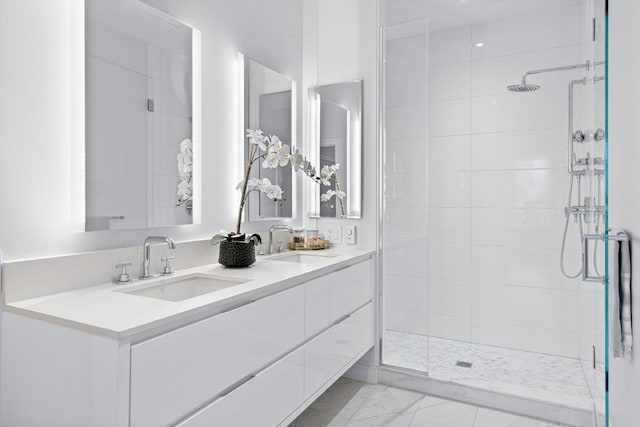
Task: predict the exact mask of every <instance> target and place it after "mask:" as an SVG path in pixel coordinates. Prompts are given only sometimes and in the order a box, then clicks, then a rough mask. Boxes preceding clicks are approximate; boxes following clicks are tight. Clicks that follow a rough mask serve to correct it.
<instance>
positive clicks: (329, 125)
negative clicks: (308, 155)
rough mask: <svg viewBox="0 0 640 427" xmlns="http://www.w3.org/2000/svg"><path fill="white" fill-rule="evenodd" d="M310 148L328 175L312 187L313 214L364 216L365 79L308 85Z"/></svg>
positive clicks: (345, 216) (346, 216) (342, 216)
mask: <svg viewBox="0 0 640 427" xmlns="http://www.w3.org/2000/svg"><path fill="white" fill-rule="evenodd" d="M309 103H310V104H309V112H310V113H309V114H310V116H311V120H310V122H311V123H310V128H311V132H310V134H311V140H310V143H311V148H310V149H311V151H312V152H313V153H314V155H315V156H317V158H318V159H319V160H318V161H317V162H316V164H317V167H318V169H319V170H320V171H327V176H328V179H327V180H326V182H324V183H323V184H321V185H320V188H319V189H314V188H313V187H311V194H312V197H310V207H309V216H310V217H316V218H317V217H338V218H356V219H359V218H361V217H362V80H356V81H349V82H343V83H336V84H330V85H324V86H319V87H315V88H311V89H309Z"/></svg>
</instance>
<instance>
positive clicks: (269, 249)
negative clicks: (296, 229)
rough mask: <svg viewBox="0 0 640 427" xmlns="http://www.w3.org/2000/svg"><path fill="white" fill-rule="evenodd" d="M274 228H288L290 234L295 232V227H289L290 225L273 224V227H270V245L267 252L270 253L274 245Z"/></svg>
mask: <svg viewBox="0 0 640 427" xmlns="http://www.w3.org/2000/svg"><path fill="white" fill-rule="evenodd" d="M274 230H287V231H289V234H293V228H291V227H289V226H288V225H272V226H271V228H269V247H268V248H267V253H268V254H269V255H271V252H272V251H271V246H272V245H273V231H274Z"/></svg>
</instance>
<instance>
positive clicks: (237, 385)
mask: <svg viewBox="0 0 640 427" xmlns="http://www.w3.org/2000/svg"><path fill="white" fill-rule="evenodd" d="M255 377H256V376H255V375H247V376H246V377H244V378H243V379H241V380H240V381H237V382H235V383H233V384H231V385H230V386H229V387H227V388H225V389H224V390H222V393H220V394H219V395H218V398H222V397H225V396H226V395H228V394H230V393H232V392H233V391H234V390H237V389H239V388H240V387H242V386H243V385H245V384H246V383H248V382H249V381H251V380H252V379H254V378H255Z"/></svg>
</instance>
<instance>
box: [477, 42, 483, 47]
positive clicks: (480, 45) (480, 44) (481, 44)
mask: <svg viewBox="0 0 640 427" xmlns="http://www.w3.org/2000/svg"><path fill="white" fill-rule="evenodd" d="M482 46H484V43H482V42H480V43H476V47H482Z"/></svg>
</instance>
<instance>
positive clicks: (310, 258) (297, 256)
mask: <svg viewBox="0 0 640 427" xmlns="http://www.w3.org/2000/svg"><path fill="white" fill-rule="evenodd" d="M337 256H338V255H328V254H327V255H325V254H319V253H301V252H294V253H289V254H284V255H278V256H275V257H272V258H269V259H270V260H272V261H285V262H297V263H300V264H318V263H323V262H326V261H327V260H329V259H331V258H335V257H337Z"/></svg>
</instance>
